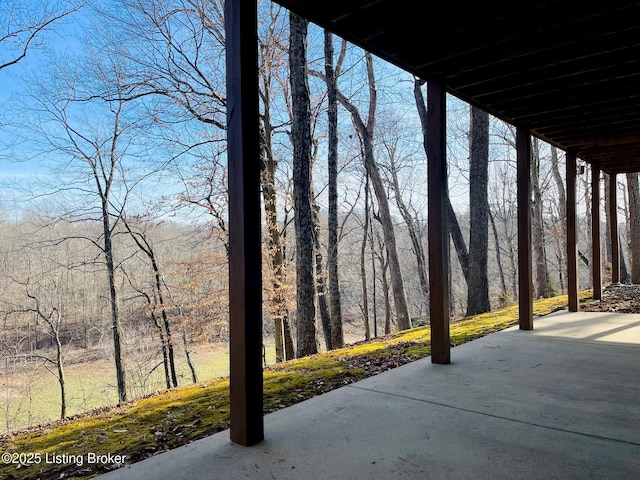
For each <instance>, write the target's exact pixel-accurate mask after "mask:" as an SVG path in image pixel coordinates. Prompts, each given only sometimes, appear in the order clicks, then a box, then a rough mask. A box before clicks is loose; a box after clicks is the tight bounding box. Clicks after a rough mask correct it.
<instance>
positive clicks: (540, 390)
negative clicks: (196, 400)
mask: <svg viewBox="0 0 640 480" xmlns="http://www.w3.org/2000/svg"><path fill="white" fill-rule="evenodd" d="M535 328H536V329H535V330H534V331H527V332H525V331H520V330H517V329H509V330H505V331H503V332H500V333H496V334H492V335H489V336H487V337H484V338H481V339H479V340H475V341H473V342H469V343H467V344H465V345H461V346H459V347H456V348H454V349H453V350H452V363H451V364H450V365H433V364H431V362H430V360H429V359H424V360H420V361H417V362H414V363H411V364H409V365H405V366H403V367H400V368H397V369H394V370H391V371H388V372H385V373H383V374H380V375H378V376H375V377H371V378H369V379H366V380H364V381H361V382H357V383H354V384H352V385H349V386H347V387H344V388H340V389H338V390H334V391H332V392H329V393H327V394H324V395H321V396H318V397H315V398H312V399H310V400H307V401H305V402H302V403H300V404H298V405H295V406H293V407H290V408H287V409H284V410H281V411H279V412H276V413H273V414H270V415H267V416H266V417H265V435H266V440H265V441H264V442H262V443H261V444H259V445H256V446H254V447H250V448H245V447H241V446H238V445H234V444H232V443H230V441H229V433H228V431H227V432H221V433H219V434H216V435H212V436H211V437H208V438H205V439H202V440H199V441H196V442H193V443H191V444H189V445H187V446H185V447H181V448H178V449H175V450H172V451H170V452H166V453H162V454H159V455H156V456H155V457H152V458H150V459H148V460H145V461H143V462H140V463H137V464H134V465H132V466H127V467H124V468H122V469H119V470H116V471H113V472H111V473H109V474H107V475H104V476H102V477H100V478H102V479H104V480H108V479H136V480H141V479H171V480H176V479H221V480H226V479H246V478H249V479H253V478H255V479H285V480H286V479H349V480H351V479H366V480H375V479H391V478H394V479H395V478H407V479H444V478H451V479H484V478H486V479H539V478H545V479H556V478H557V479H614V478H615V479H640V315H620V314H602V313H567V312H558V313H556V314H553V315H549V316H547V317H543V318H540V319H537V320H536V323H535ZM123 453H124V452H123Z"/></svg>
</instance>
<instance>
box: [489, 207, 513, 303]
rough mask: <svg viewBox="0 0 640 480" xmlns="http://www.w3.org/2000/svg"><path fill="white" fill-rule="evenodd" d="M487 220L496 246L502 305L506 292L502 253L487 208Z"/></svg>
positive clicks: (494, 224)
mask: <svg viewBox="0 0 640 480" xmlns="http://www.w3.org/2000/svg"><path fill="white" fill-rule="evenodd" d="M489 220H490V222H491V230H492V231H493V242H494V243H495V246H496V263H497V264H498V273H499V275H500V288H501V289H502V295H501V299H500V302H501V303H502V306H504V305H505V303H506V300H507V297H508V295H509V294H508V293H507V282H506V280H505V276H504V268H502V254H501V249H500V235H498V229H497V228H496V222H495V220H494V218H493V215H492V214H491V210H489Z"/></svg>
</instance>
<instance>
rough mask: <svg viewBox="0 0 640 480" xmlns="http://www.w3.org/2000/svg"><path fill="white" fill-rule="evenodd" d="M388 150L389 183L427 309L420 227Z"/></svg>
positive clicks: (426, 308)
mask: <svg viewBox="0 0 640 480" xmlns="http://www.w3.org/2000/svg"><path fill="white" fill-rule="evenodd" d="M388 151H389V160H390V163H391V165H390V173H391V183H392V186H393V193H394V196H395V197H396V203H397V205H398V210H400V214H401V215H402V219H403V220H404V222H405V224H406V225H407V231H408V233H409V238H410V239H411V246H412V247H413V253H414V255H415V257H416V267H417V270H418V279H419V281H420V291H421V292H422V297H423V308H424V309H425V311H428V309H429V280H428V279H427V267H426V265H427V259H426V255H425V253H424V248H423V246H422V242H421V241H420V228H419V225H418V224H417V222H416V221H415V219H414V217H413V215H411V212H410V211H409V208H408V207H407V205H406V204H405V203H404V200H403V198H402V192H401V191H400V182H399V181H398V171H397V168H396V163H395V152H393V151H392V149H391V148H388Z"/></svg>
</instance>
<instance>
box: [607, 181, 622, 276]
mask: <svg viewBox="0 0 640 480" xmlns="http://www.w3.org/2000/svg"><path fill="white" fill-rule="evenodd" d="M609 199H610V202H609V205H610V210H609V221H610V222H611V225H609V229H610V230H611V283H620V240H619V238H618V176H617V175H616V174H615V173H610V174H609Z"/></svg>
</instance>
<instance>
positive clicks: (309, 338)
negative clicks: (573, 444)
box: [0, 0, 640, 430]
mask: <svg viewBox="0 0 640 480" xmlns="http://www.w3.org/2000/svg"><path fill="white" fill-rule="evenodd" d="M223 11H224V5H223V2H222V1H221V0H154V1H142V0H140V1H136V0H110V1H107V2H104V1H102V2H95V4H94V3H92V2H90V1H88V2H76V1H73V0H69V1H66V0H53V1H46V0H42V1H39V2H35V4H34V5H31V6H29V7H25V6H24V5H22V2H18V1H9V2H3V3H2V6H0V27H1V28H2V32H1V33H0V81H1V82H2V83H0V85H1V86H2V90H3V91H2V92H1V93H2V95H1V96H0V161H1V164H0V168H1V169H2V170H1V178H2V184H3V185H2V196H1V197H0V212H1V215H0V292H2V293H1V294H0V321H2V332H1V333H0V349H1V352H2V359H3V360H2V365H1V366H0V368H1V369H2V375H3V381H2V389H3V391H2V392H1V395H0V396H1V398H2V399H1V400H0V402H2V403H0V405H2V407H3V408H2V411H3V416H4V418H3V420H4V421H3V429H5V430H10V429H12V428H17V427H21V426H24V425H23V424H22V423H20V422H17V420H16V418H18V416H19V414H18V413H17V412H18V410H21V409H32V410H37V405H35V406H34V405H32V404H31V403H32V402H33V401H34V397H37V395H35V394H28V393H27V392H29V381H30V380H29V378H32V377H33V372H36V371H40V372H43V371H44V372H46V375H47V376H48V378H49V385H50V387H49V388H50V389H51V390H56V391H57V392H59V393H57V397H58V399H59V402H60V416H61V417H65V416H66V415H68V414H69V412H68V411H67V408H66V401H65V399H66V397H67V396H68V395H69V392H68V391H66V390H65V388H66V387H68V385H69V382H68V381H67V379H66V377H65V368H66V367H67V366H70V365H73V364H78V363H82V362H90V361H98V360H104V361H106V362H109V363H110V364H111V365H113V366H114V367H115V369H114V373H113V381H112V382H111V388H112V390H113V391H112V392H111V393H112V394H113V395H112V398H113V401H114V402H116V401H125V400H127V399H129V398H132V397H135V396H140V395H144V394H147V393H151V392H153V391H157V390H159V389H163V388H171V387H174V386H177V385H178V384H183V383H187V382H196V381H197V380H204V378H199V377H198V372H197V368H196V365H194V363H193V362H192V361H191V359H190V357H189V354H188V352H190V351H191V350H192V349H194V348H196V347H197V346H200V345H206V344H210V343H219V342H226V340H227V329H228V298H227V275H228V270H227V253H228V243H227V211H226V208H227V199H226V195H227V185H226V182H227V175H226V168H227V165H226V143H225V142H226V136H225V131H226V100H225V95H226V93H225V70H224V61H225V58H224V19H223ZM259 20H260V31H259V44H258V53H259V62H260V64H259V66H260V71H259V76H260V78H259V96H260V102H261V110H260V122H259V128H260V133H261V152H260V158H259V159H256V161H260V164H261V187H262V192H261V194H262V199H263V208H264V210H263V219H264V223H263V229H262V230H263V239H262V241H263V245H264V250H263V251H264V256H263V277H264V285H265V292H264V308H263V310H264V330H265V331H264V335H265V344H269V345H272V344H273V345H274V347H275V359H276V361H282V360H286V359H290V358H294V357H296V356H298V357H299V356H304V355H308V354H311V353H314V351H317V350H318V349H330V348H334V347H338V346H340V345H341V344H342V343H343V342H344V337H345V335H344V334H343V333H342V332H343V330H344V331H347V330H348V332H349V338H358V339H369V338H372V337H374V336H379V335H384V334H387V333H390V332H392V331H396V330H401V329H404V328H408V327H409V326H411V325H413V324H417V323H420V322H426V321H428V304H429V303H428V302H429V291H428V272H427V268H426V265H427V258H426V252H427V245H426V227H427V221H428V219H427V217H426V207H427V200H426V165H427V158H426V154H425V150H424V141H425V138H424V137H423V132H424V121H425V115H424V108H425V98H424V92H425V88H424V85H423V83H422V82H421V81H420V80H418V79H415V78H413V77H411V76H410V75H409V74H407V73H406V72H402V71H400V70H398V69H396V68H395V67H393V66H391V65H389V64H386V63H384V62H382V61H381V60H379V59H377V58H375V57H373V56H372V55H370V54H368V53H367V52H364V51H362V50H361V49H359V48H358V47H355V46H353V45H349V44H347V43H346V42H343V41H342V40H340V39H339V38H334V37H333V36H332V35H330V34H328V33H327V32H323V31H322V30H320V29H319V28H317V27H314V26H313V25H310V26H309V25H307V24H306V22H304V21H302V20H301V19H299V18H296V17H295V16H293V15H290V14H289V13H288V12H287V11H285V10H284V9H282V8H281V7H279V6H277V5H275V4H272V3H269V2H261V3H260V5H259ZM448 103H449V105H448V114H447V115H448V116H447V129H448V163H449V189H450V200H451V201H450V204H449V208H448V212H447V213H448V218H449V222H450V226H451V239H452V241H451V266H450V268H451V276H450V278H451V285H450V290H451V299H452V315H453V316H454V318H460V317H463V316H465V315H466V314H470V313H478V312H480V311H486V310H488V309H490V308H492V307H498V306H503V305H507V304H511V303H514V302H516V301H517V261H516V259H517V242H516V235H517V230H516V195H515V183H516V182H515V176H516V167H515V132H514V131H513V129H512V128H511V127H510V126H508V125H506V124H504V123H502V122H501V121H499V120H497V119H495V118H492V117H490V116H489V115H487V114H486V113H484V112H480V111H478V110H477V109H473V108H471V107H469V106H468V105H466V104H464V103H463V102H461V101H459V100H457V99H455V98H453V97H449V99H448ZM532 151H533V159H532V160H533V161H532V172H531V177H532V187H533V188H532V193H533V198H532V200H533V201H532V208H533V210H532V217H533V232H532V233H533V244H534V252H533V260H534V285H535V292H536V296H538V297H547V296H552V295H554V294H557V293H560V292H563V291H565V287H566V266H565V263H566V262H565V252H566V245H565V239H566V233H565V231H564V225H565V221H564V218H565V186H564V185H565V182H564V177H565V162H564V153H563V152H561V151H558V150H556V149H555V148H552V147H551V146H549V145H547V144H544V143H543V142H540V141H538V140H536V139H534V140H533V149H532ZM578 179H579V181H578V189H579V208H578V212H579V234H580V238H579V241H580V258H581V260H582V261H581V262H580V263H581V265H580V267H581V271H580V275H581V278H580V285H581V286H585V287H587V286H590V285H591V280H590V278H589V275H590V269H589V268H587V265H588V262H589V259H590V258H591V255H590V250H589V243H590V241H589V240H588V239H590V225H591V212H590V208H591V207H590V196H591V194H590V183H591V182H590V171H589V169H588V168H586V169H584V171H583V172H582V173H581V175H580V176H579V177H578ZM619 179H620V182H619V185H618V191H617V192H615V194H616V195H617V197H618V198H619V205H620V217H619V218H620V230H621V244H622V259H623V279H625V278H626V279H631V277H634V278H633V280H634V282H639V281H640V279H638V276H640V267H639V266H636V265H637V263H638V262H639V261H640V255H638V254H637V253H636V254H634V252H636V251H637V248H639V247H640V241H638V240H637V239H634V238H632V237H633V234H637V233H636V232H640V227H639V226H638V225H637V223H636V222H638V221H639V219H640V213H639V210H640V205H639V204H640V199H639V197H640V193H639V192H640V190H639V188H638V175H637V174H629V175H627V176H626V177H623V176H620V178H619ZM602 184H603V192H604V195H603V197H604V198H605V202H608V199H609V198H610V196H611V194H610V192H608V191H607V189H605V188H604V185H608V182H607V181H606V179H605V180H604V181H603V182H602ZM603 207H604V205H603ZM603 210H604V212H605V214H606V213H607V212H608V209H606V208H603ZM602 218H603V219H606V215H602ZM603 225H606V222H603ZM603 231H604V229H603ZM608 238H609V235H608V234H605V235H603V243H604V245H605V249H604V250H603V251H604V252H606V255H605V256H604V258H603V267H604V272H605V281H606V276H607V272H608V270H607V266H608V265H609V263H608V262H610V245H607V239H608ZM177 362H180V363H181V365H176V363H177ZM182 363H184V364H186V366H185V365H182ZM153 372H161V375H160V376H159V377H157V378H159V379H160V380H157V379H156V380H154V381H149V378H150V375H151V374H152V373H153ZM185 372H188V373H185ZM16 376H21V378H22V380H21V381H16V380H15V378H16ZM154 378H155V377H154ZM36 400H37V399H36ZM27 404H28V405H27ZM72 410H73V409H72ZM29 418H31V415H29ZM16 422H17V423H16Z"/></svg>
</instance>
